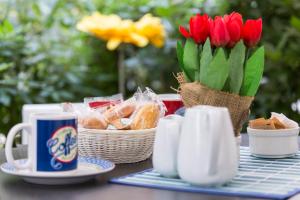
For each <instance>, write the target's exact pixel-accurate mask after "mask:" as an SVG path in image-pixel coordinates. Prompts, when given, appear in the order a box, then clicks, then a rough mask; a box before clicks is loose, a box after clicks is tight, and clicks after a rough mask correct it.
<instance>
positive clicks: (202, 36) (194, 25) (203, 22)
mask: <svg viewBox="0 0 300 200" xmlns="http://www.w3.org/2000/svg"><path fill="white" fill-rule="evenodd" d="M208 20H209V17H208V15H207V14H204V15H203V16H201V15H200V14H197V15H195V16H193V17H191V18H190V32H188V31H187V30H186V29H185V28H184V27H182V26H179V31H180V33H181V34H182V35H183V36H184V37H185V38H189V37H191V38H193V39H194V41H195V43H197V44H203V43H204V42H205V41H206V39H207V37H208V36H209V31H210V27H209V22H208Z"/></svg>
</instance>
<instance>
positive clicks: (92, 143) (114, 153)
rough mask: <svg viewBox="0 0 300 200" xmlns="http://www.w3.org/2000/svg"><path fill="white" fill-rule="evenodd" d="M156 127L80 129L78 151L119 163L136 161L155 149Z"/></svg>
mask: <svg viewBox="0 0 300 200" xmlns="http://www.w3.org/2000/svg"><path fill="white" fill-rule="evenodd" d="M154 137H155V128H153V129H145V130H97V129H83V128H82V129H79V134H78V151H79V155H81V156H89V157H96V158H103V159H106V160H110V161H112V162H114V163H116V164H118V163H135V162H139V161H143V160H146V159H147V158H149V157H150V156H151V154H152V151H153V143H154Z"/></svg>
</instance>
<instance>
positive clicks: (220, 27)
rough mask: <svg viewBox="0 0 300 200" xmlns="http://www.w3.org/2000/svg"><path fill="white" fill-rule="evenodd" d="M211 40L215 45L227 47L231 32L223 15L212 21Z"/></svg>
mask: <svg viewBox="0 0 300 200" xmlns="http://www.w3.org/2000/svg"><path fill="white" fill-rule="evenodd" d="M210 26H211V27H210V41H211V44H212V45H213V46H215V47H225V46H226V45H227V44H228V42H229V40H230V37H229V33H228V30H227V27H226V25H225V22H224V20H223V18H222V17H221V16H216V17H215V19H214V21H211V23H210Z"/></svg>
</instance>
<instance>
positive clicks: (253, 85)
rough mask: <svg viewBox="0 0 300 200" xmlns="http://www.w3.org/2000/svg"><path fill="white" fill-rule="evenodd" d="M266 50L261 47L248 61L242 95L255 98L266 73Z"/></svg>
mask: <svg viewBox="0 0 300 200" xmlns="http://www.w3.org/2000/svg"><path fill="white" fill-rule="evenodd" d="M264 60H265V50H264V47H263V46H262V47H260V48H259V49H257V50H256V51H255V53H254V54H253V55H252V56H251V57H250V58H249V59H248V60H247V62H246V67H245V74H244V79H243V84H242V87H241V92H240V94H241V95H242V96H255V94H256V92H257V90H258V87H259V84H260V81H261V78H262V75H263V71H264Z"/></svg>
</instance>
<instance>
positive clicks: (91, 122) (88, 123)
mask: <svg viewBox="0 0 300 200" xmlns="http://www.w3.org/2000/svg"><path fill="white" fill-rule="evenodd" d="M81 125H82V127H83V128H89V129H107V127H108V123H107V122H106V121H105V120H104V119H103V118H99V117H95V116H94V117H93V116H92V117H86V118H84V119H83V120H82V121H81Z"/></svg>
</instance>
